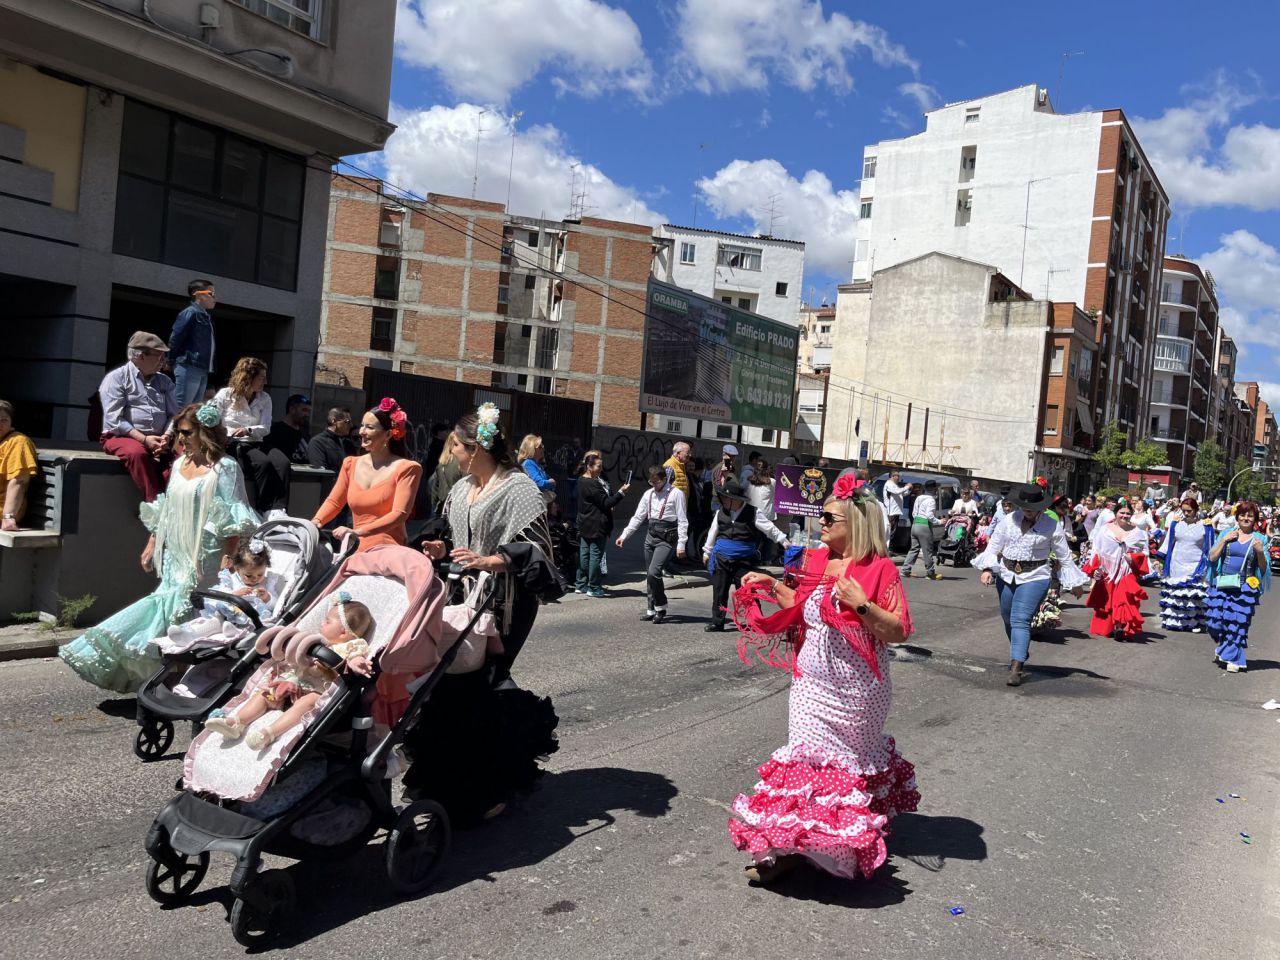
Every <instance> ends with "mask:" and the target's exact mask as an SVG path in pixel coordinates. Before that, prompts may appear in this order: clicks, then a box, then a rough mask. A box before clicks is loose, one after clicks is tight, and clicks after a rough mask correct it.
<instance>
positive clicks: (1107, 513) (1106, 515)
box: [1093, 497, 1120, 530]
mask: <svg viewBox="0 0 1280 960" xmlns="http://www.w3.org/2000/svg"><path fill="white" fill-rule="evenodd" d="M1119 502H1120V501H1119V500H1117V499H1116V498H1115V497H1107V499H1106V500H1105V501H1103V504H1102V509H1101V510H1099V511H1098V519H1097V520H1096V521H1094V524H1093V529H1094V530H1097V529H1098V527H1105V526H1106V525H1107V524H1108V523H1110V522H1111V521H1112V520H1114V519H1115V518H1116V505H1117V504H1119Z"/></svg>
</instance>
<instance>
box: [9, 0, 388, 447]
mask: <svg viewBox="0 0 1280 960" xmlns="http://www.w3.org/2000/svg"><path fill="white" fill-rule="evenodd" d="M394 20H395V3H394V0H370V2H367V3H362V4H360V5H358V6H357V5H354V4H346V3H340V4H327V3H326V4H321V3H316V2H313V3H310V4H299V3H293V2H291V0H217V2H203V3H201V2H198V0H151V2H150V3H147V4H141V3H138V2H132V0H104V2H100V3H81V2H76V0H0V156H2V157H3V158H4V159H5V160H6V161H8V162H5V163H0V195H2V196H0V264H3V267H2V268H0V270H2V271H3V273H4V274H5V281H6V282H5V294H6V295H5V297H4V298H3V302H0V326H2V327H3V329H4V332H5V337H6V350H5V351H4V353H3V355H0V375H2V376H3V378H4V380H5V383H6V396H7V399H10V400H12V401H14V402H15V403H16V404H17V405H18V407H19V410H20V418H21V424H22V427H23V428H24V429H26V430H27V431H28V432H30V433H32V434H34V435H36V436H42V437H50V438H55V439H83V438H84V437H85V435H86V428H87V424H88V419H89V406H90V405H89V398H90V397H91V395H93V394H94V393H95V392H96V390H97V387H98V383H99V381H100V380H101V378H102V375H103V373H104V372H105V371H106V370H107V369H108V368H110V367H113V366H116V365H118V364H120V363H123V362H124V360H125V344H126V342H127V340H128V338H129V336H130V334H131V333H132V332H133V331H135V330H137V329H146V330H150V331H153V332H155V333H157V334H159V335H160V336H162V337H166V338H167V337H168V335H169V332H170V329H171V327H172V324H173V320H174V317H175V315H176V314H177V312H178V311H179V310H180V309H181V308H182V307H183V306H185V305H186V303H187V299H188V298H187V292H186V291H187V283H188V281H189V280H191V279H193V278H203V279H208V280H211V281H213V282H214V284H215V285H216V287H217V291H218V296H219V306H218V307H217V309H216V311H215V314H214V316H215V324H216V326H217V331H218V341H217V354H216V357H215V370H214V371H213V374H212V376H211V383H216V382H219V381H220V380H225V378H226V375H227V374H228V373H229V372H230V370H231V367H232V366H233V365H234V363H235V361H236V359H237V358H238V357H239V356H240V355H242V354H253V355H256V356H259V357H261V358H262V359H264V360H266V361H267V363H268V365H269V369H270V389H271V390H272V392H273V393H274V394H276V395H277V400H278V401H283V399H284V395H285V394H287V393H289V392H290V391H291V390H295V389H309V387H310V384H311V382H312V373H313V365H314V362H315V349H316V342H317V338H318V335H319V327H318V318H319V315H320V306H321V298H322V267H323V264H324V247H325V235H326V224H327V215H328V202H327V201H328V190H329V168H330V166H331V164H332V159H333V158H334V157H337V156H341V155H344V154H352V153H361V152H367V151H369V150H376V149H380V148H381V147H382V145H383V143H384V142H385V141H386V138H387V137H388V135H389V134H390V133H391V131H392V130H393V129H394V128H393V126H392V125H391V124H390V123H388V122H387V119H386V117H387V105H388V97H389V92H390V82H391V58H392V37H393V30H394Z"/></svg>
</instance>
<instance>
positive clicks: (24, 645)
mask: <svg viewBox="0 0 1280 960" xmlns="http://www.w3.org/2000/svg"><path fill="white" fill-rule="evenodd" d="M59 646H61V640H60V639H59V637H58V635H57V634H53V633H50V634H48V635H47V636H33V635H27V636H19V637H0V663H3V662H4V661H7V660H36V659H40V658H43V657H56V656H57V655H58V647H59Z"/></svg>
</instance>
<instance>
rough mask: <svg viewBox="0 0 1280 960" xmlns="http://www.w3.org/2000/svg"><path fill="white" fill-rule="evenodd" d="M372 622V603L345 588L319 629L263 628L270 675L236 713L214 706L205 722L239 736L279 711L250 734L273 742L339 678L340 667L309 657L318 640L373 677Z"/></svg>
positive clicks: (253, 744) (262, 650) (258, 744)
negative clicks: (303, 631) (277, 630)
mask: <svg viewBox="0 0 1280 960" xmlns="http://www.w3.org/2000/svg"><path fill="white" fill-rule="evenodd" d="M372 625H373V615H372V614H371V613H370V612H369V608H368V607H366V606H365V605H364V604H363V603H360V602H359V601H358V600H353V599H351V594H349V593H347V592H346V591H345V590H340V591H338V592H337V593H336V594H334V595H333V599H332V601H331V605H330V607H329V612H328V614H326V616H325V618H324V622H323V623H321V624H320V629H319V631H318V632H317V633H311V634H301V633H297V632H289V633H286V632H280V633H274V632H267V633H264V634H263V635H262V636H261V637H259V638H258V642H257V643H256V644H255V647H254V648H255V649H256V650H257V651H258V653H259V654H263V655H265V654H266V653H267V652H268V650H269V649H272V648H273V647H274V648H275V649H274V651H273V652H275V653H276V657H275V660H274V662H273V663H272V666H271V675H270V677H269V678H268V679H267V681H266V682H265V683H264V684H263V685H262V686H261V687H259V688H258V690H257V691H256V692H255V693H254V694H253V695H252V696H251V697H250V698H249V700H248V701H247V702H245V703H244V704H243V705H241V707H240V709H238V710H236V711H235V713H232V714H226V713H224V712H223V711H222V710H214V711H213V712H212V713H210V715H209V718H208V719H207V720H206V721H205V726H206V727H208V728H209V729H211V730H216V731H218V732H219V733H221V734H222V737H223V739H224V740H239V739H240V738H241V737H243V736H244V731H245V728H246V727H247V726H249V725H250V724H252V723H253V722H254V721H255V720H257V719H258V718H259V717H261V716H264V715H265V714H266V713H267V712H268V711H271V710H278V711H280V712H281V714H282V715H281V717H280V718H279V719H278V720H276V721H275V722H274V723H272V724H271V725H270V726H263V727H258V728H257V729H255V730H253V731H251V732H250V733H249V736H248V737H247V738H245V743H246V744H248V746H249V747H250V748H251V749H253V750H261V749H263V748H264V747H268V746H270V745H271V744H272V743H274V742H275V741H276V740H277V739H278V738H279V737H280V736H281V734H283V733H285V732H286V731H288V730H289V729H290V728H292V727H293V726H294V725H295V724H297V723H298V721H300V720H301V719H302V718H303V717H304V716H306V714H307V713H308V712H309V711H310V710H311V708H312V707H314V706H315V705H316V703H317V702H318V701H319V700H320V696H321V694H322V693H324V691H325V690H326V689H327V688H328V687H329V685H330V684H332V683H334V682H335V681H336V680H337V679H338V672H337V671H336V670H335V669H333V668H332V667H329V666H327V665H325V664H323V663H320V662H319V661H317V660H314V659H312V658H310V657H308V656H307V655H306V650H307V649H308V648H309V647H310V646H311V645H312V644H313V643H314V642H315V641H316V640H317V639H320V640H323V641H324V644H325V646H327V647H328V648H329V649H330V650H332V651H333V652H334V653H336V654H337V655H338V656H339V657H341V658H342V660H343V663H344V664H345V666H346V668H347V669H349V670H351V671H353V672H354V673H358V674H360V675H361V676H364V677H368V676H372V674H373V663H372V661H370V659H369V644H368V641H366V640H365V639H364V635H365V634H366V633H368V632H369V628H370V627H371V626H372ZM273 640H274V644H273Z"/></svg>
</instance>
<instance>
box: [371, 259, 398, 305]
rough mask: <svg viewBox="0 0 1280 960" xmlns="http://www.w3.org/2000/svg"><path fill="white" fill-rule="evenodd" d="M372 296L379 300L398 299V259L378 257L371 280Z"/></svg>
mask: <svg viewBox="0 0 1280 960" xmlns="http://www.w3.org/2000/svg"><path fill="white" fill-rule="evenodd" d="M373 295H374V296H375V297H377V298H378V299H379V300H398V299H400V258H399V257H379V258H378V260H377V268H376V273H375V274H374V278H373Z"/></svg>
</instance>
